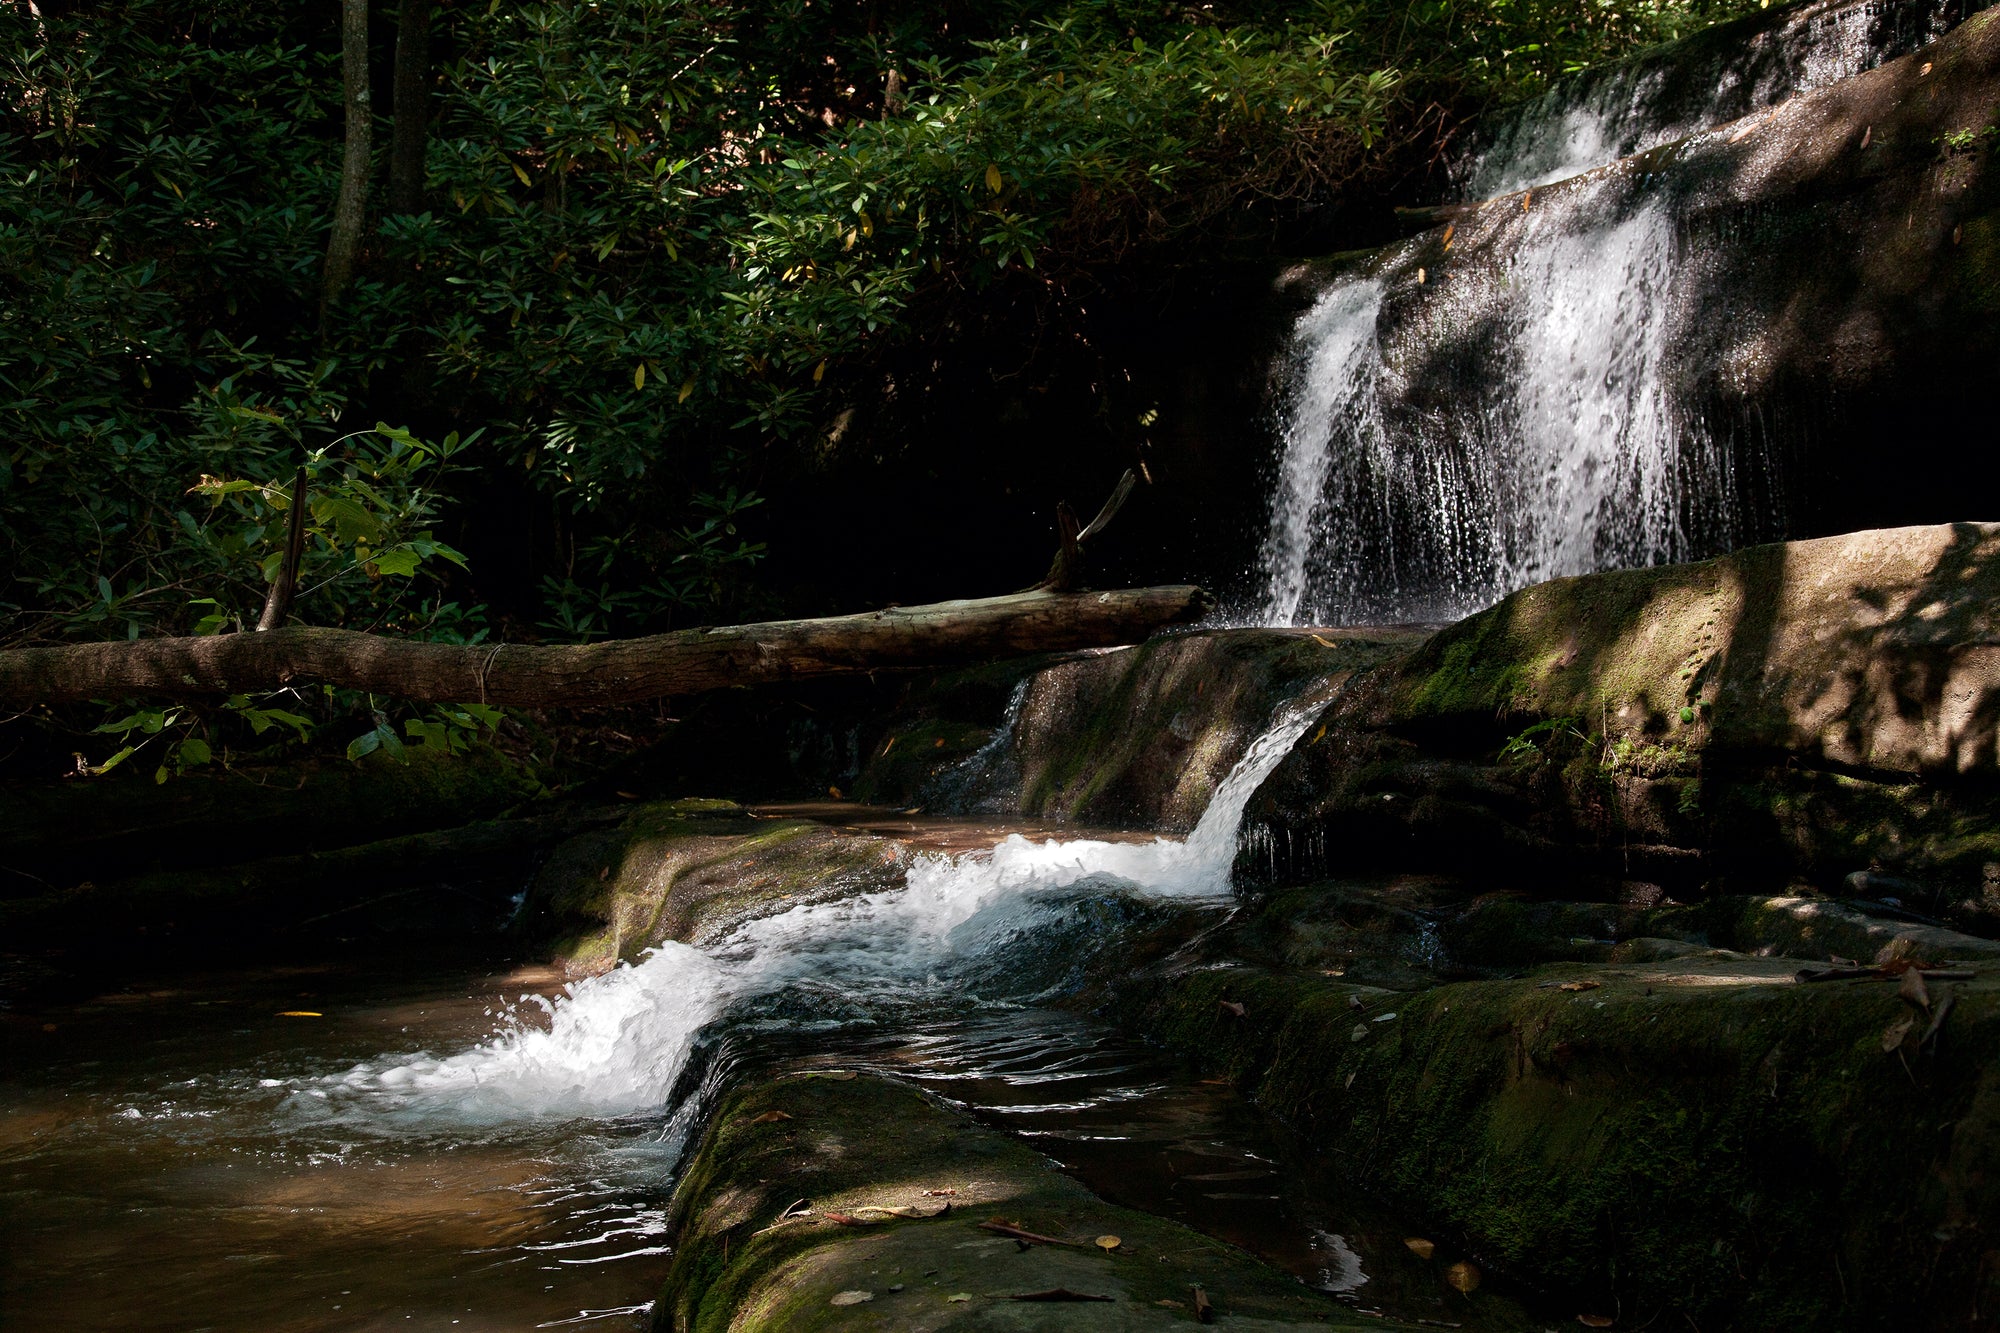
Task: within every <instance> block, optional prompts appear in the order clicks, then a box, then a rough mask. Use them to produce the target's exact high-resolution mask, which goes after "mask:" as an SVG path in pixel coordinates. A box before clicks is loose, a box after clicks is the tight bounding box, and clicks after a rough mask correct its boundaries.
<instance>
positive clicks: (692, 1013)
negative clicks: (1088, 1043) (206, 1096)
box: [312, 703, 1319, 1122]
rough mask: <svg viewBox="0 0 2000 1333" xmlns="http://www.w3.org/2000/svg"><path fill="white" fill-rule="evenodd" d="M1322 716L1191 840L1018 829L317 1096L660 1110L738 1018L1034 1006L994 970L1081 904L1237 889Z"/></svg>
mask: <svg viewBox="0 0 2000 1333" xmlns="http://www.w3.org/2000/svg"><path fill="white" fill-rule="evenodd" d="M1318 711H1319V710H1318V707H1317V706H1315V705H1311V704H1305V703H1299V704H1290V705H1286V706H1284V707H1282V708H1280V710H1279V711H1278V715H1277V717H1276V719H1275V720H1274V721H1273V723H1272V724H1271V726H1270V727H1269V728H1268V729H1267V730H1266V731H1265V732H1264V734H1263V735H1262V736H1260V737H1258V739H1257V740H1256V741H1255V742H1253V743H1252V744H1251V745H1250V747H1249V748H1248V749H1247V750H1246V751H1245V752H1244V754H1243V757H1242V758H1241V759H1239V760H1238V761H1237V763H1236V765H1235V767H1234V768H1233V769H1232V770H1231V771H1230V773H1229V775H1228V776H1227V777H1226V778H1225V779H1224V780H1223V781H1222V783H1221V784H1220V785H1219V786H1218V787H1217V788H1216V792H1215V795H1214V797H1213V799H1212V800H1211V801H1210V802H1209V806H1208V809H1207V810H1206V811H1205V812H1204V813H1203V815H1202V817H1201V820H1200V822H1199V823H1198V824H1197V825H1196V827H1195V829H1194V832H1193V833H1191V834H1190V835H1189V836H1188V837H1187V839H1186V840H1185V841H1175V840H1172V839H1167V838H1157V839H1155V840H1153V841H1151V842H1146V843H1134V842H1100V841H1095V840H1076V841H1068V842H1059V841H1053V840H1051V841H1047V842H1041V843H1035V842H1030V841H1029V840H1028V839H1026V838H1023V837H1021V836H1019V835H1018V834H1017V835H1014V836H1012V837H1009V838H1007V839H1006V840H1005V841H1003V842H1001V843H1000V844H999V845H997V846H995V847H994V848H992V849H991V850H989V851H983V852H975V853H968V854H965V855H960V856H937V855H920V856H916V857H913V858H912V859H911V860H910V862H909V863H908V866H907V875H906V884H905V885H904V887H902V888H898V889H894V890H887V891H882V892H875V893H866V894H860V895H856V896H854V897H850V898H845V899H841V900H838V901H834V902H823V903H817V904H812V905H806V906H800V907H796V908H793V909H791V910H790V911H786V912H783V913H780V914H777V915H774V916H769V917H764V918H761V919H758V920H754V921H750V922H748V923H746V924H744V925H743V926H741V927H739V928H738V929H737V930H736V931H734V932H733V933H732V934H730V935H729V936H728V937H726V938H725V939H723V940H722V941H721V942H719V943H718V944H716V945H714V946H713V947H710V948H707V949H696V948H692V947H689V946H687V945H683V944H671V943H670V944H667V945H664V946H662V947H661V948H659V949H657V950H654V951H653V952H652V953H651V954H649V955H648V956H647V957H646V958H645V959H644V960H643V961H642V962H640V963H638V964H635V965H630V966H621V967H618V968H614V969H613V970H612V971H610V972H607V973H605V974H604V975H602V976H598V977H593V978H590V979H588V980H585V981H580V982H577V983H575V984H573V985H572V986H570V987H569V988H568V990H567V992H566V993H565V994H563V995H562V996H560V997H558V998H557V999H556V1000H555V1001H554V1002H553V1003H552V1004H550V1005H548V1006H547V1014H546V1019H547V1026H545V1027H544V1026H539V1025H530V1024H527V1023H517V1024H515V1025H512V1026H510V1027H509V1028H507V1029H506V1030H504V1031H502V1032H501V1033H499V1034H498V1035H496V1036H495V1037H494V1038H492V1039H491V1040H489V1041H487V1042H484V1043H482V1044H480V1045H478V1046H475V1047H474V1048H472V1049H471V1050H468V1051H464V1052H461V1053H459V1054H456V1055H452V1056H448V1057H444V1058H436V1057H431V1056H415V1057H405V1058H400V1059H391V1060H383V1061H373V1062H368V1063H365V1064H362V1065H358V1066H356V1067H355V1068H353V1069H352V1070H349V1071H348V1072H347V1073H345V1074H343V1075H340V1076H338V1077H336V1078H333V1079H328V1080H323V1081H322V1084H321V1086H319V1087H317V1088H315V1089H312V1091H313V1092H318V1093H323V1094H327V1095H328V1096H330V1097H331V1098H333V1099H336V1100H339V1101H341V1102H342V1103H343V1104H344V1105H345V1106H346V1107H348V1108H352V1109H353V1110H354V1111H355V1112H356V1113H358V1114H363V1115H369V1116H375V1117H384V1116H386V1117H387V1118H389V1119H390V1120H392V1121H393V1120H396V1119H399V1118H406V1117H411V1116H422V1117H435V1116H440V1115H442V1116H447V1117H450V1118H452V1119H454V1120H458V1121H467V1120H469V1121H473V1122H478V1121H482V1120H505V1119H510V1118H520V1117H523V1116H527V1117H549V1116H555V1117H577V1116H585V1117H607V1116H620V1115H629V1114H638V1113H649V1112H654V1111H657V1110H658V1109H659V1108H661V1107H663V1106H666V1105H667V1104H668V1103H669V1101H670V1099H671V1097H672V1094H673V1092H674V1090H675V1085H676V1083H677V1082H678V1080H679V1079H680V1076H681V1073H682V1071H683V1069H684V1068H685V1067H686V1065H687V1063H688V1060H689V1057H690V1055H691V1054H692V1052H693V1051H694V1049H695V1045H696V1043H697V1041H698V1040H699V1039H700V1037H701V1035H702V1033H703V1031H704V1030H705V1029H707V1028H709V1027H710V1026H711V1025H712V1024H714V1023H715V1022H716V1021H717V1020H718V1019H720V1018H722V1017H723V1016H724V1015H725V1014H726V1013H728V1012H730V1011H731V1010H732V1009H737V1010H739V1011H749V1012H752V1013H754V1014H755V1015H758V1016H761V1017H763V1018H764V1019H765V1021H769V1022H775V1023H779V1024H782V1025H785V1026H789V1027H794V1028H796V1027H797V1026H799V1025H801V1024H810V1023H815V1022H821V1023H824V1022H835V1023H837V1022H844V1021H851V1020H853V1019H856V1018H863V1017H866V1016H868V1015H869V1014H870V1013H879V1012H881V1011H883V1010H884V1009H885V1008H889V1009H893V1008H895V1007H897V1006H936V1005H938V1004H939V1003H941V1002H951V1003H966V1002H970V1003H977V1002H979V1001H980V1000H982V999H985V1000H993V1001H999V1002H1005V1003H1018V1002H1021V1001H1023V1000H1024V999H1030V998H1033V994H1032V992H1033V991H1034V990H1038V989H1040V988H1042V987H1044V986H1045V985H1046V984H1047V983H1046V980H1045V978H1043V976H1042V973H1041V972H1040V971H1038V970H1037V969H1036V968H1035V967H1033V966H1032V964H1033V963H1034V961H1035V960H1034V959H1033V958H1032V957H1030V958H1028V959H1027V960H1026V961H1027V962H1028V963H1029V964H1030V966H1029V967H1028V968H1027V969H1026V972H1027V976H1028V978H1029V979H1028V980H1026V981H1024V980H1023V979H1022V978H1021V976H1018V975H1015V974H1014V973H1013V972H1012V971H1011V970H1010V969H1008V968H1006V967H996V966H995V964H996V962H999V961H1004V960H1006V959H1008V958H1010V957H1013V956H1016V955H1020V954H1022V953H1027V954H1033V953H1035V952H1036V951H1035V950H1033V949H1032V948H1025V949H1024V946H1025V945H1032V943H1033V942H1034V940H1035V939H1036V938H1037V937H1038V935H1040V934H1042V933H1043V932H1045V931H1046V930H1047V929H1049V928H1050V927H1051V926H1052V925H1053V924H1055V923H1056V922H1057V919H1058V918H1061V917H1064V916H1066V915H1069V916H1073V915H1074V913H1073V910H1072V909H1073V906H1074V902H1075V898H1076V895H1077V893H1078V892H1083V893H1086V894H1099V895H1101V894H1104V893H1106V892H1110V893H1114V894H1126V895H1131V896H1133V897H1135V898H1138V899H1141V900H1146V901H1157V900H1161V899H1180V900H1189V899H1196V900H1199V899H1205V898H1222V897H1225V896H1226V895H1227V894H1228V892H1229V888H1230V884H1229V869H1230V865H1231V862H1232V860H1233V858H1234V855H1235V850H1236V831H1237V826H1238V825H1239V824H1240V822H1241V820H1242V816H1243V810H1244V808H1245V806H1246V805H1247V804H1248V802H1249V800H1250V797H1251V794H1252V793H1253V792H1255V791H1256V789H1257V787H1258V786H1259V785H1260V784H1261V783H1262V782H1263V780H1264V779H1265V778H1266V777H1267V776H1269V775H1270V773H1271V770H1272V769H1274V768H1276V767H1277V765H1278V763H1279V761H1280V760H1282V759H1283V758H1284V756H1285V754H1286V753H1287V752H1288V751H1289V750H1290V749H1291V747H1292V744H1293V743H1294V742H1295V741H1296V740H1297V739H1298V737H1299V735H1300V734H1301V733H1302V732H1303V731H1304V730H1305V728H1306V726H1307V724H1308V723H1309V722H1310V721H1311V720H1312V718H1313V717H1314V716H1316V715H1317V713H1318ZM1057 952H1059V951H1057ZM1024 986H1026V987H1027V988H1029V991H1030V993H1029V994H1026V995H1024V994H1022V988H1023V987H1024ZM982 988H983V989H984V990H985V991H986V993H985V994H984V995H982V994H980V991H981V990H982ZM1010 988H1011V989H1010Z"/></svg>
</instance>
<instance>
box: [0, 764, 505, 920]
mask: <svg viewBox="0 0 2000 1333" xmlns="http://www.w3.org/2000/svg"><path fill="white" fill-rule="evenodd" d="M539 790H540V788H539V784H538V783H536V781H535V780H534V777H533V775H532V774H530V773H529V772H528V771H527V770H526V769H524V768H522V767H521V766H520V765H519V764H516V763H515V762H514V761H512V760H511V759H509V758H507V757H506V756H505V755H503V754H501V753H500V752H499V751H498V750H495V749H493V748H491V747H490V746H475V747H474V748H473V749H472V750H471V751H469V752H468V753H466V754H462V755H447V754H443V753H440V752H437V751H433V750H430V749H428V748H424V747H419V748H416V749H413V750H411V751H410V754H409V762H407V763H398V762H396V761H394V760H392V759H390V758H389V757H388V756H387V755H383V754H375V755H370V756H368V757H367V758H365V759H363V760H362V761H361V762H360V763H352V762H349V761H347V760H345V759H315V760H310V761H307V762H305V763H300V764H293V765H289V766H286V765H276V766H246V767H240V768H233V769H221V768H217V769H214V770H197V771H195V772H193V773H190V774H187V775H185V776H182V777H178V778H175V779H174V780H173V781H171V782H166V783H156V782H154V781H153V780H152V777H151V775H150V774H147V773H140V772H137V771H134V770H132V769H129V768H127V769H120V770H118V771H116V772H114V773H112V774H110V775H108V776H106V777H104V778H100V779H95V780H82V779H71V780H68V781H63V782H31V781H25V780H15V781H9V782H7V783H4V784H0V895H5V894H34V895H39V894H46V893H47V892H49V891H50V890H51V889H67V888H69V887H70V886H72V885H74V884H76V883H77V882H78V881H80V880H85V879H93V880H104V879H108V878H113V877H119V876H130V875H134V874H140V873H145V872H151V871H162V870H180V869H192V868H197V867H203V866H218V865H231V864H236V863H240V862H247V861H255V860H262V859H267V858H270V857H274V856H293V855H302V854H310V853H314V852H325V851H331V850H334V849H337V848H341V847H351V846H356V845H359V844H363V843H370V842H379V841H381V840H382V839H383V838H385V837H394V836H398V835H401V834H406V833H414V832H420V831H423V830H429V829H445V828H451V827H454V826H456V825H460V824H465V823H469V822H471V821H474V820H480V819H486V818H490V817H492V816H494V815H497V814H499V813H501V812H502V811H504V810H506V809H507V808H508V807H510V806H514V805H516V804H519V803H520V802H523V801H526V800H528V799H529V798H530V797H532V796H534V795H536V794H537V793H538V792H539Z"/></svg>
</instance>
